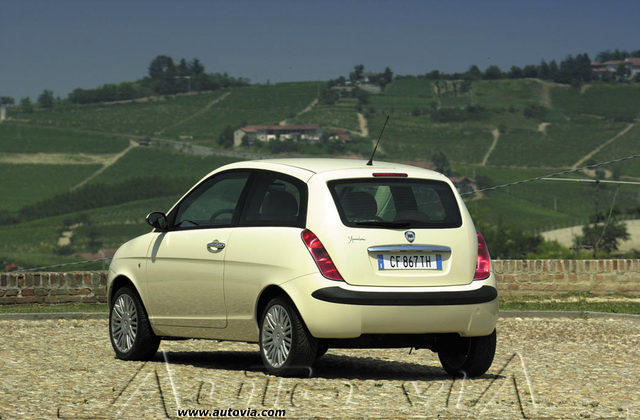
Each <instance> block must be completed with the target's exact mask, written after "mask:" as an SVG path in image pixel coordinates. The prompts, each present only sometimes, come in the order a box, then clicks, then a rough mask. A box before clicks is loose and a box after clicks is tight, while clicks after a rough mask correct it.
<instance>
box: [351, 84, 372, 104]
mask: <svg viewBox="0 0 640 420" xmlns="http://www.w3.org/2000/svg"><path fill="white" fill-rule="evenodd" d="M353 96H355V97H356V98H357V99H358V104H359V105H366V104H368V103H369V100H370V97H371V94H370V93H369V92H367V91H366V90H363V89H360V88H355V90H354V92H353Z"/></svg>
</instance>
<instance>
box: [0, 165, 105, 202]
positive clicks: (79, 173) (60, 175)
mask: <svg viewBox="0 0 640 420" xmlns="http://www.w3.org/2000/svg"><path fill="white" fill-rule="evenodd" d="M99 168H100V165H42V164H13V163H0V179H2V182H0V197H4V199H3V200H2V201H0V209H1V210H5V211H15V210H18V209H20V208H21V207H23V206H25V205H28V204H32V203H34V202H36V201H40V200H43V199H45V198H48V197H52V196H54V195H56V194H58V193H62V192H65V191H67V190H68V189H69V188H71V187H73V186H74V185H76V184H78V183H80V182H81V181H82V180H84V179H85V178H87V177H88V176H89V175H91V174H92V173H94V172H95V171H96V170H98V169H99Z"/></svg>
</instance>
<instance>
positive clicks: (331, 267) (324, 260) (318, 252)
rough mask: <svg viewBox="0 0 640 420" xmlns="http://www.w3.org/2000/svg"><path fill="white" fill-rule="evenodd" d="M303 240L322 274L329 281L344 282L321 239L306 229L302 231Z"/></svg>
mask: <svg viewBox="0 0 640 420" xmlns="http://www.w3.org/2000/svg"><path fill="white" fill-rule="evenodd" d="M302 240H303V241H304V244H305V245H306V246H307V249H308V250H309V252H310V253H311V256H312V257H313V260H314V261H315V262H316V265H317V266H318V268H319V269H320V273H322V275H323V276H325V277H326V278H328V279H331V280H343V281H344V279H343V278H342V276H341V275H340V272H338V269H337V268H336V266H335V264H334V263H333V261H331V257H330V256H329V253H328V252H327V250H326V249H325V247H324V245H322V242H320V239H318V237H317V236H316V235H315V234H314V233H313V232H311V231H310V230H309V229H305V230H303V231H302Z"/></svg>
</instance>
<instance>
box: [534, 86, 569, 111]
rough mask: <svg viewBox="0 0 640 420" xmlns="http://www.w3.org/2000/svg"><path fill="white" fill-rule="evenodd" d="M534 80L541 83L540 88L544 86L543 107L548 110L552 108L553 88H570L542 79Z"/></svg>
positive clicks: (542, 94) (542, 93)
mask: <svg viewBox="0 0 640 420" xmlns="http://www.w3.org/2000/svg"><path fill="white" fill-rule="evenodd" d="M534 80H535V81H536V82H538V83H540V86H542V92H541V102H542V105H544V106H546V107H547V108H551V88H552V87H562V88H568V87H569V86H568V85H563V84H560V83H553V82H549V81H546V80H541V79H534Z"/></svg>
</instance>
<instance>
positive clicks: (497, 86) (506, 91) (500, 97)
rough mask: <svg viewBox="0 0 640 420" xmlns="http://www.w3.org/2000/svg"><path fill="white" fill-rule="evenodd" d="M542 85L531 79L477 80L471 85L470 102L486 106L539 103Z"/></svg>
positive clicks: (520, 106)
mask: <svg viewBox="0 0 640 420" xmlns="http://www.w3.org/2000/svg"><path fill="white" fill-rule="evenodd" d="M541 93H542V86H541V85H540V83H538V82H536V81H535V80H532V79H518V80H512V79H504V80H478V81H476V82H473V84H472V86H471V92H470V95H471V102H472V103H473V104H474V105H481V106H483V107H486V108H509V107H516V108H518V109H521V108H524V107H525V106H527V105H532V104H540V103H541V101H542V95H541Z"/></svg>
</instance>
